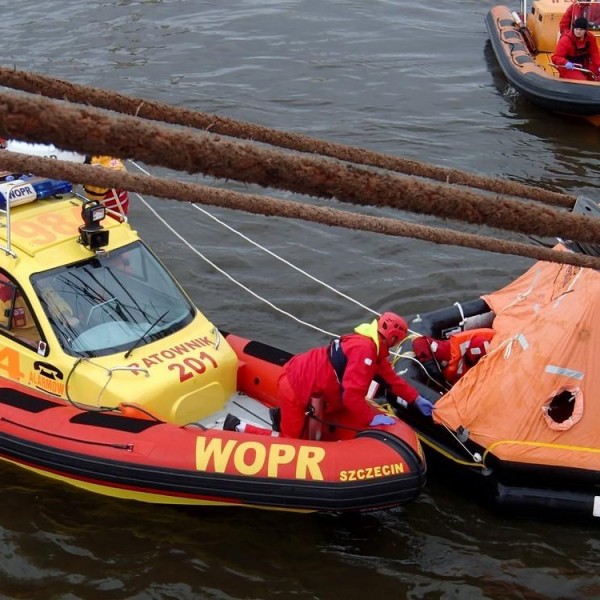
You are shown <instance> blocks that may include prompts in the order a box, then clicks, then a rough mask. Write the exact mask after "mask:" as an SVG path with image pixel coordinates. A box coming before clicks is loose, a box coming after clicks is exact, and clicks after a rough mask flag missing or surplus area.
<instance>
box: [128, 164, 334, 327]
mask: <svg viewBox="0 0 600 600" xmlns="http://www.w3.org/2000/svg"><path fill="white" fill-rule="evenodd" d="M134 164H135V163H134ZM135 166H137V165H135ZM138 168H140V167H138ZM140 170H143V169H141V168H140ZM136 196H137V197H138V198H139V199H140V201H141V202H142V204H143V205H144V206H145V207H146V208H147V209H148V210H149V211H150V212H151V213H152V214H153V215H154V216H155V217H156V218H157V219H158V220H159V221H160V222H161V223H162V224H163V225H164V226H165V227H166V228H167V229H168V230H169V231H170V232H171V233H172V234H173V235H174V236H175V237H177V238H179V239H180V240H181V241H182V242H183V243H184V244H185V245H186V246H187V247H188V248H189V249H190V250H191V251H192V252H194V253H195V254H196V255H197V256H199V257H200V258H201V259H202V260H203V261H204V262H206V263H207V264H209V265H210V266H211V267H212V268H213V269H215V270H216V271H218V272H219V273H221V275H224V276H225V277H226V278H227V279H229V281H231V282H232V283H234V284H235V285H237V286H239V287H240V288H242V289H243V290H244V291H245V292H247V293H248V294H250V295H251V296H253V297H254V298H256V299H258V300H260V301H261V302H264V303H265V304H267V305H268V306H270V307H271V308H272V309H273V310H275V311H276V312H278V313H280V314H282V315H285V316H286V317H289V318H290V319H293V320H294V321H296V322H297V323H300V324H301V325H305V326H306V327H310V328H311V329H314V330H315V331H319V332H320V333H324V334H326V335H329V336H331V337H339V336H338V335H337V334H335V333H331V332H330V331H327V330H326V329H321V328H320V327H317V326H316V325H313V324H311V323H308V322H306V321H303V320H302V319H299V318H298V317H296V316H295V315H293V314H292V313H289V312H287V311H286V310H283V309H282V308H279V307H278V306H276V305H275V304H273V303H272V302H271V301H270V300H267V299H266V298H264V297H263V296H260V295H259V294H257V293H256V292H254V291H252V290H251V289H250V288H249V287H247V286H245V285H244V284H243V283H241V282H239V281H237V280H236V279H235V278H234V277H233V276H232V275H230V274H229V273H227V272H226V271H224V270H223V269H221V268H220V267H219V266H217V265H216V264H215V263H214V262H212V260H210V259H209V258H208V257H206V256H205V255H204V254H202V253H201V252H200V251H199V250H198V249H196V248H195V247H194V246H192V245H191V244H190V243H189V242H188V241H187V240H186V239H185V238H184V237H183V236H182V235H181V234H180V233H178V232H177V231H176V230H175V229H174V228H173V227H171V225H169V224H168V223H167V222H166V221H165V219H163V217H161V216H160V215H159V214H158V213H157V212H156V210H154V208H152V206H150V204H148V202H147V201H146V199H145V198H143V197H142V196H141V195H140V194H137V193H136Z"/></svg>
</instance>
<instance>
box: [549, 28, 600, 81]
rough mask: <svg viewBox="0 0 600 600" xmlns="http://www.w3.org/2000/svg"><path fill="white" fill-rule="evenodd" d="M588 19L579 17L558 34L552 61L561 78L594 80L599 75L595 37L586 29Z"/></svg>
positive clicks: (599, 55) (598, 57)
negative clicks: (571, 25)
mask: <svg viewBox="0 0 600 600" xmlns="http://www.w3.org/2000/svg"><path fill="white" fill-rule="evenodd" d="M587 29H588V21H587V19H586V18H584V17H579V18H578V19H575V21H574V22H573V28H572V29H571V30H570V31H566V32H565V33H564V34H563V35H561V36H560V39H559V40H558V44H556V50H555V51H554V54H553V55H552V63H553V64H554V65H556V66H557V67H558V74H559V76H560V77H561V78H563V79H575V80H578V81H589V80H593V81H595V80H596V79H597V77H598V76H599V75H600V52H599V51H598V46H597V44H596V38H595V37H594V35H593V34H592V33H590V32H589V31H588V30H587Z"/></svg>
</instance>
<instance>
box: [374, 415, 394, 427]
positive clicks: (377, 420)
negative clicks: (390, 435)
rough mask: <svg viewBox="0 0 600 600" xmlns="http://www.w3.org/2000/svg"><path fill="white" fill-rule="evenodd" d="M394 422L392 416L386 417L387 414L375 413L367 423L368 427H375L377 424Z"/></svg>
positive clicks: (391, 423)
mask: <svg viewBox="0 0 600 600" xmlns="http://www.w3.org/2000/svg"><path fill="white" fill-rule="evenodd" d="M395 422H396V419H394V418H393V417H388V416H387V415H375V416H374V417H373V418H372V419H371V422H370V423H369V426H370V427H375V426H377V425H393V424H394V423H395Z"/></svg>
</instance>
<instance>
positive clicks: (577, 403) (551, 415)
mask: <svg viewBox="0 0 600 600" xmlns="http://www.w3.org/2000/svg"><path fill="white" fill-rule="evenodd" d="M542 411H543V414H544V419H545V420H546V425H548V427H550V429H554V430H555V431H566V430H567V429H570V428H571V427H573V425H575V424H576V423H578V422H579V421H580V420H581V417H583V392H582V391H581V389H580V388H576V387H571V388H561V389H560V390H558V391H557V392H556V393H554V394H553V395H552V396H550V398H549V399H548V400H547V401H546V403H545V404H544V406H543V407H542Z"/></svg>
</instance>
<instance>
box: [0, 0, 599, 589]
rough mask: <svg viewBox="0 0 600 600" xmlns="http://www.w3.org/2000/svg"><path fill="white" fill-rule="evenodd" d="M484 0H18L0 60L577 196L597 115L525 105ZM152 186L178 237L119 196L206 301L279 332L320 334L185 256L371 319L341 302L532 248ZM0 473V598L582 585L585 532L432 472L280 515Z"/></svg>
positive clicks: (592, 542)
mask: <svg viewBox="0 0 600 600" xmlns="http://www.w3.org/2000/svg"><path fill="white" fill-rule="evenodd" d="M491 5H492V4H491V2H489V1H486V0H479V1H477V2H475V1H473V0H461V2H450V1H449V0H439V1H438V2H429V3H415V4H410V3H407V2H400V1H399V0H368V1H367V0H362V1H354V2H343V1H340V0H326V1H324V0H288V1H274V0H273V1H268V0H262V1H261V0H240V1H238V2H228V1H225V0H212V1H200V0H147V1H144V0H141V1H133V0H120V1H117V0H104V1H97V0H88V1H86V2H76V1H75V0H69V1H67V0H53V1H52V2H50V1H49V0H35V1H34V0H19V1H18V2H16V3H13V4H12V5H11V8H10V10H9V11H8V10H7V11H5V12H4V14H3V35H2V49H3V51H2V57H3V64H4V65H15V66H16V67H18V68H21V69H27V70H32V71H38V72H41V73H45V74H48V75H51V76H55V77H60V78H64V79H67V80H70V81H74V82H78V83H84V84H88V85H94V86H97V87H102V88H106V89H111V90H116V91H119V92H123V93H126V94H130V95H134V96H137V97H145V98H149V99H154V100H159V101H161V102H166V103H169V104H173V105H176V106H183V107H188V108H193V109H197V110H201V111H204V112H215V113H218V114H220V115H223V116H227V117H232V118H236V119H241V120H246V121H252V122H256V123H260V124H262V125H267V126H270V127H276V128H279V129H287V130H293V131H297V132H301V133H304V134H309V135H312V136H315V137H319V138H324V139H327V140H332V141H337V142H341V143H345V144H352V145H357V146H362V147H365V148H369V149H372V150H377V151H381V152H386V153H389V154H395V155H399V156H403V157H407V158H411V159H415V160H419V161H424V162H429V163H433V164H436V165H440V166H446V167H456V168H460V169H463V170H467V171H471V172H476V173H479V174H482V175H487V176H495V177H502V178H508V179H512V180H516V181H521V182H526V183H530V184H534V185H538V186H541V187H545V188H547V189H550V190H555V191H563V192H566V193H569V194H573V195H577V194H580V193H584V194H586V195H589V196H591V197H594V196H596V195H597V192H596V179H597V172H598V166H599V161H598V142H599V139H600V138H599V136H600V132H598V131H597V130H595V129H592V128H591V127H590V126H588V125H586V124H584V123H580V122H573V121H568V120H564V119H561V118H559V117H557V116H554V115H550V114H548V113H546V112H543V111H541V110H538V109H536V108H534V107H532V106H531V105H529V104H528V103H527V102H525V101H524V100H522V99H521V98H519V97H518V96H517V95H516V94H515V93H514V91H512V90H511V89H510V88H509V87H508V86H507V84H506V82H505V81H504V80H503V78H502V76H501V74H500V72H499V70H498V68H497V66H496V64H495V62H494V59H493V56H492V55H491V53H490V49H489V48H488V46H487V44H486V39H487V37H486V32H485V28H484V24H483V18H484V16H485V14H486V12H487V10H488V9H489V8H490V6H491ZM192 179H194V180H197V181H203V178H202V177H195V178H192ZM221 185H226V186H227V187H230V188H231V189H237V190H250V191H254V190H252V187H251V186H249V187H245V186H243V185H241V184H238V183H235V182H227V183H226V184H221ZM273 195H275V196H278V197H288V196H287V195H286V194H284V193H281V192H273ZM148 200H149V203H150V205H151V206H152V207H153V208H154V209H155V210H156V212H157V214H158V215H159V216H160V217H161V218H162V219H164V221H166V223H168V224H169V225H170V226H171V227H172V228H173V229H174V230H175V231H177V232H178V233H179V234H180V235H181V236H182V237H183V238H184V239H185V240H186V241H187V242H189V245H187V244H186V243H185V242H184V241H183V240H182V239H181V238H180V237H177V236H175V235H174V233H173V231H172V230H171V229H169V228H168V227H167V226H166V225H165V224H164V222H163V221H161V220H159V219H158V218H157V217H156V216H155V215H154V214H153V213H152V212H151V211H150V210H149V209H148V208H147V207H146V205H144V204H143V203H142V202H141V201H138V200H137V199H136V200H134V206H133V209H132V214H131V217H132V221H133V223H134V224H135V225H136V227H137V228H138V229H139V231H140V232H141V234H142V235H143V236H144V238H145V239H146V240H147V241H148V242H149V243H150V244H151V245H152V247H153V248H154V249H155V251H156V252H157V253H158V254H159V255H160V256H161V258H162V259H163V260H164V261H165V263H166V264H167V265H168V266H169V268H170V269H171V270H172V271H173V272H174V274H175V275H176V276H177V277H178V278H179V279H180V280H181V281H182V282H183V283H184V285H185V287H186V289H187V290H188V291H189V293H190V294H191V295H192V297H193V298H194V300H195V301H196V302H197V303H198V305H199V306H200V307H201V308H203V309H204V311H205V312H206V313H207V315H208V316H209V318H211V319H212V320H213V321H214V322H216V323H217V324H219V325H220V326H222V327H223V328H225V329H228V330H232V331H236V332H238V333H240V334H241V335H244V336H248V337H253V338H257V339H261V340H264V341H266V342H270V343H273V344H275V345H278V346H281V347H283V348H286V349H288V350H291V351H300V350H303V349H305V348H308V347H310V346H312V345H314V344H317V343H322V342H324V341H325V340H326V339H327V337H326V335H325V334H324V333H320V332H318V331H315V330H314V329H312V328H310V327H308V326H306V325H304V324H302V323H300V322H296V321H294V320H292V319H290V318H289V317H288V316H286V315H284V314H282V313H279V312H276V311H275V310H274V309H273V308H272V307H271V306H269V305H267V304H266V303H265V302H263V301H262V300H261V299H260V298H257V297H255V296H253V295H251V294H250V293H248V292H247V291H245V290H244V289H242V288H240V287H239V286H237V285H236V284H235V283H234V282H232V281H231V280H229V279H227V278H226V277H225V276H224V275H223V274H222V273H221V272H219V271H218V270H216V269H215V268H214V267H213V266H211V265H210V264H208V263H207V262H205V261H204V260H203V256H204V257H205V258H206V259H207V260H210V261H212V262H213V263H214V264H215V265H217V266H218V267H219V268H221V269H224V270H225V271H227V272H228V273H230V275H231V276H232V277H233V278H234V279H235V280H236V281H240V282H241V283H243V284H244V285H245V286H247V287H248V288H249V289H250V290H253V291H255V292H256V293H260V294H261V295H262V296H263V297H264V298H265V299H267V300H269V301H270V302H271V303H273V304H274V305H276V306H277V307H279V308H281V309H282V310H285V311H287V312H289V313H291V314H293V315H295V316H296V317H298V318H299V319H300V320H303V321H305V322H307V323H309V324H313V325H315V326H316V327H319V328H322V329H323V330H325V331H332V332H337V333H341V332H344V331H347V330H349V329H350V328H352V327H353V326H354V325H355V324H356V323H357V322H359V321H361V320H363V319H364V318H365V317H366V316H369V314H368V312H367V311H366V310H365V308H363V307H362V306H360V305H357V304H356V303H354V302H352V301H351V300H350V299H353V300H356V301H358V302H360V303H362V304H363V305H364V306H366V307H371V308H373V309H374V310H378V311H381V310H384V309H392V310H396V311H398V312H402V313H414V312H418V311H423V310H428V309H431V308H438V307H441V306H444V305H446V304H449V303H451V302H454V301H455V300H466V299H469V298H472V297H473V296H475V295H477V294H479V293H483V292H486V291H489V290H491V289H494V288H497V287H499V286H502V285H504V284H505V283H507V282H508V281H509V280H510V279H511V278H513V277H515V276H516V275H517V274H519V273H520V272H521V271H522V270H523V269H524V268H526V267H527V266H528V265H529V264H531V263H530V261H529V260H527V259H522V258H517V257H508V256H499V255H495V254H491V253H485V252H479V251H474V250H467V249H460V248H453V247H444V246H435V245H432V244H427V243H425V242H416V241H412V240H408V239H401V238H391V237H384V236H377V235H375V234H367V233H360V232H352V231H349V230H343V229H336V228H329V227H324V226H319V225H314V224H309V223H304V222H300V221H289V220H284V219H279V218H268V219H267V218H263V217H257V216H253V215H247V214H244V213H238V212H234V211H227V210H215V209H209V211H208V212H209V213H210V215H212V216H215V217H218V218H219V219H220V220H221V221H215V220H213V219H212V218H211V217H210V216H209V215H207V214H206V213H204V212H202V211H200V210H198V209H197V208H194V207H192V206H189V205H184V204H180V203H176V202H167V201H162V200H156V199H148ZM408 218H409V219H413V220H415V219H416V218H415V217H413V216H409V217H408ZM222 222H224V223H225V224H227V225H229V226H230V227H232V228H233V230H234V231H232V230H230V229H227V228H225V227H224V225H223V224H221V223H222ZM236 231H240V232H242V233H243V234H244V235H246V236H248V237H249V238H251V239H252V240H255V241H257V242H259V243H260V244H262V245H263V246H265V247H266V248H268V249H269V250H270V251H271V252H273V253H274V254H276V255H278V256H281V257H283V258H285V259H286V260H288V261H290V262H292V263H294V264H295V265H297V266H298V267H300V268H302V269H304V270H305V271H306V272H307V273H309V274H310V275H312V276H313V277H314V278H316V279H317V280H320V281H324V282H326V283H327V284H329V285H330V286H332V287H334V288H335V289H338V290H339V291H341V292H343V293H344V294H345V295H346V296H347V297H349V298H350V299H348V298H345V297H341V296H339V295H337V294H336V293H334V292H333V291H332V290H330V289H328V288H325V287H323V286H322V285H321V284H320V283H319V282H318V281H315V280H313V279H309V278H307V277H306V276H305V275H303V274H302V273H300V272H298V271H295V270H293V269H291V268H290V267H289V266H287V265H286V264H284V263H281V262H279V261H277V260H275V258H274V257H273V256H271V255H270V254H268V253H265V252H264V251H263V250H261V249H259V248H257V247H255V246H253V245H251V244H249V243H248V242H247V241H246V240H244V239H243V238H241V237H239V236H238V235H237V234H236V233H235V232H236ZM192 247H194V248H195V249H196V250H197V252H194V251H193V250H192ZM198 253H201V254H202V255H199V254H198ZM0 476H1V477H2V479H3V482H4V486H3V493H2V503H1V505H0V595H1V596H2V597H6V598H29V599H33V598H39V599H49V598H65V599H76V598H81V599H86V600H90V599H96V598H98V599H105V598H106V599H109V598H110V599H112V598H136V599H150V598H161V599H162V598H177V599H192V598H193V599H196V598H214V599H237V598H296V599H299V600H303V599H307V600H308V599H333V598H346V599H348V600H353V599H357V600H358V599H361V600H362V599H364V598H370V599H373V600H375V599H379V598H386V599H388V598H410V599H420V598H423V599H433V598H446V599H449V598H453V599H454V598H461V599H462V598H469V599H470V598H473V599H483V598H493V599H496V598H498V599H503V598H527V599H531V598H540V599H541V598H551V599H559V598H560V599H562V598H573V599H575V598H598V597H600V584H599V583H598V576H597V571H598V568H599V566H600V560H599V556H600V542H599V541H598V529H594V528H591V527H590V526H587V525H586V526H584V525H577V524H575V525H574V524H569V523H556V522H554V523H537V522H535V521H516V520H513V519H508V518H505V517H499V516H497V515H493V514H491V513H490V512H488V511H486V510H483V509H481V508H479V507H478V506H476V505H474V504H472V503H470V502H468V501H467V500H465V497H464V496H463V495H461V494H460V493H458V492H457V491H456V490H451V489H448V487H444V486H442V485H441V484H438V483H436V482H435V481H432V482H430V483H429V484H428V486H427V489H426V491H425V493H424V494H423V496H422V497H421V498H420V499H419V500H418V501H417V502H416V503H414V504H412V505H410V506H408V507H406V508H404V509H398V510H394V511H388V512H381V513H372V514H367V515H355V516H334V515H321V516H315V515H308V516H307V515H291V516H290V515H283V514H280V513H271V512H262V511H246V510H234V509H218V508H217V509H206V510H201V511H186V510H176V509H172V508H166V507H163V508H161V507H153V506H145V505H141V504H130V503H124V502H117V501H113V500H111V499H106V498H102V497H99V496H93V495H89V494H87V493H83V492H79V491H77V490H74V489H71V488H65V487H63V486H62V485H60V484H58V483H52V482H49V481H46V480H43V479H40V478H38V477H36V476H35V475H33V474H29V473H27V472H25V471H22V470H18V469H15V468H13V467H11V466H2V465H0Z"/></svg>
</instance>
